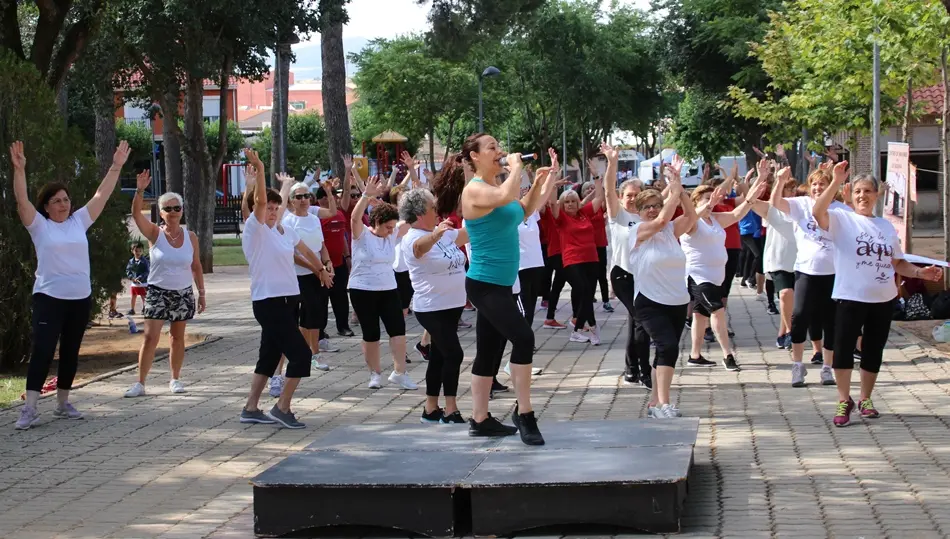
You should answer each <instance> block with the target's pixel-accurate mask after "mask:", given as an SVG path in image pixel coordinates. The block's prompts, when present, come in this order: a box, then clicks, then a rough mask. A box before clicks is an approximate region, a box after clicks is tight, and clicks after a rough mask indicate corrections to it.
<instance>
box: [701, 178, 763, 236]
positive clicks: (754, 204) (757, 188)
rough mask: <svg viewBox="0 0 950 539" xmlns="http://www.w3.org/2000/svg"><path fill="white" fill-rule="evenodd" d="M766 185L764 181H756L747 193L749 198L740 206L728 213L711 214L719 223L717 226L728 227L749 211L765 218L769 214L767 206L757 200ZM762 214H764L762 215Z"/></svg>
mask: <svg viewBox="0 0 950 539" xmlns="http://www.w3.org/2000/svg"><path fill="white" fill-rule="evenodd" d="M766 185H767V184H766V183H765V182H764V181H757V182H755V184H754V185H753V186H752V190H751V191H749V196H748V197H747V198H746V199H745V200H743V201H742V204H737V205H736V207H735V208H734V209H733V210H732V211H730V212H721V213H715V214H713V217H714V218H715V219H716V221H718V222H719V226H721V227H723V228H727V227H730V226H732V225H734V224H736V223H738V222H739V221H741V220H742V218H743V217H745V216H746V214H747V213H749V210H753V209H754V210H755V211H756V213H758V214H759V215H762V216H763V217H765V214H768V212H769V205H768V204H767V203H765V202H764V201H762V200H759V197H761V196H762V193H764V192H765V187H766ZM760 210H761V211H760ZM763 212H764V213H763Z"/></svg>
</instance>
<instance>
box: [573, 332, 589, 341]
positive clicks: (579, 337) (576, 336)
mask: <svg viewBox="0 0 950 539" xmlns="http://www.w3.org/2000/svg"><path fill="white" fill-rule="evenodd" d="M588 335H589V334H588V333H587V332H586V331H572V332H571V339H570V342H590V337H589V336H588Z"/></svg>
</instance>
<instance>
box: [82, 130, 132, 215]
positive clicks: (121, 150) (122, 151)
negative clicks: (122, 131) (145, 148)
mask: <svg viewBox="0 0 950 539" xmlns="http://www.w3.org/2000/svg"><path fill="white" fill-rule="evenodd" d="M131 151H132V150H130V149H129V143H128V142H126V141H124V140H123V141H122V142H120V143H119V147H118V148H116V150H115V154H113V156H112V167H111V168H109V172H108V173H106V177H105V178H103V179H102V183H100V184H99V188H98V189H96V194H94V195H92V199H91V200H90V201H89V202H88V203H87V204H86V211H88V212H89V217H90V218H91V219H92V220H93V221H95V220H96V219H98V218H99V216H100V215H102V210H103V209H105V207H106V202H108V201H109V197H110V196H112V192H113V191H115V184H116V182H117V181H119V173H121V172H122V166H123V165H125V162H126V161H128V159H129V153H130V152H131Z"/></svg>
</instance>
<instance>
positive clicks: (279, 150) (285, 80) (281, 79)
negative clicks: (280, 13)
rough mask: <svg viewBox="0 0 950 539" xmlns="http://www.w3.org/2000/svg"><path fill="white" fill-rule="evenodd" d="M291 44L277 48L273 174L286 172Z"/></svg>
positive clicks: (271, 165)
mask: <svg viewBox="0 0 950 539" xmlns="http://www.w3.org/2000/svg"><path fill="white" fill-rule="evenodd" d="M290 55H291V50H290V45H289V44H287V43H281V44H279V45H278V46H277V48H276V49H275V55H274V56H275V58H276V65H275V69H274V103H273V107H274V108H273V109H272V110H271V127H270V129H271V154H270V168H271V176H273V175H274V174H276V173H278V172H286V168H287V116H288V115H289V114H290V112H289V111H290V108H289V107H290V104H289V103H288V102H287V101H288V96H289V93H288V87H289V85H290Z"/></svg>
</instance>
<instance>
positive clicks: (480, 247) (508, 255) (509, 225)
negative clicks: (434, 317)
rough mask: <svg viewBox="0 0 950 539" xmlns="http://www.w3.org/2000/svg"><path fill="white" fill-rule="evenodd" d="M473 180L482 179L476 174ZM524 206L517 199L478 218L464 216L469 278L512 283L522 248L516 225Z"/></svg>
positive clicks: (521, 219)
mask: <svg viewBox="0 0 950 539" xmlns="http://www.w3.org/2000/svg"><path fill="white" fill-rule="evenodd" d="M472 181H481V180H480V179H479V178H475V179H473V180H472ZM524 217H525V216H524V207H523V206H522V205H521V203H520V202H518V201H517V200H512V201H511V202H509V203H508V204H506V205H504V206H501V207H498V208H495V209H493V210H492V211H490V212H488V214H487V215H485V216H482V217H479V218H478V219H466V220H465V228H466V229H468V237H469V243H471V245H472V252H471V253H470V254H469V266H468V273H467V274H466V275H467V276H468V277H469V278H470V279H474V280H476V281H481V282H485V283H491V284H496V285H499V286H514V284H515V279H517V278H518V263H519V262H520V259H521V250H520V249H519V247H518V225H519V224H521V223H522V222H523V221H524Z"/></svg>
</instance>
